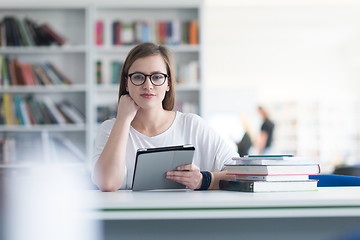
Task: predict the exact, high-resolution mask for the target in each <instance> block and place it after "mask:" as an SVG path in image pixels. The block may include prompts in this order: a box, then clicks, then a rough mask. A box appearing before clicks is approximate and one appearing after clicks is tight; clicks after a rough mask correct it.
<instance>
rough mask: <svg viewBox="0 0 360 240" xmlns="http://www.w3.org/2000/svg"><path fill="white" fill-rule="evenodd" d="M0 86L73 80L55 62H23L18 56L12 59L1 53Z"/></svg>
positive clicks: (48, 83)
mask: <svg viewBox="0 0 360 240" xmlns="http://www.w3.org/2000/svg"><path fill="white" fill-rule="evenodd" d="M0 69H1V74H0V86H17V85H28V86H32V85H68V84H71V83H72V81H71V80H70V79H69V78H68V77H67V76H65V75H64V74H63V73H62V72H61V71H60V70H59V69H58V68H57V67H55V65H54V64H52V63H50V62H46V63H44V64H32V63H21V62H19V61H18V59H17V57H14V58H13V59H12V60H10V58H9V57H8V56H1V55H0Z"/></svg>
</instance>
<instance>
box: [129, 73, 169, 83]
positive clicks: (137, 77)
mask: <svg viewBox="0 0 360 240" xmlns="http://www.w3.org/2000/svg"><path fill="white" fill-rule="evenodd" d="M128 76H129V78H130V81H131V82H132V84H134V85H136V86H140V85H143V84H144V83H145V81H146V77H147V76H149V77H150V81H151V83H152V84H153V85H155V86H161V85H163V84H164V83H165V80H166V78H167V77H169V75H167V74H165V73H153V74H150V75H147V74H143V73H139V72H136V73H131V74H129V75H128Z"/></svg>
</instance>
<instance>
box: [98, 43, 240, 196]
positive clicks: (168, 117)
mask: <svg viewBox="0 0 360 240" xmlns="http://www.w3.org/2000/svg"><path fill="white" fill-rule="evenodd" d="M174 100H175V72H174V64H173V60H172V57H171V54H170V52H169V51H168V50H167V49H166V48H165V47H163V46H158V45H155V44H153V43H142V44H139V45H137V46H136V47H134V48H133V49H132V50H131V51H130V53H129V54H128V56H127V58H126V60H125V62H124V64H123V68H122V70H121V76H120V90H119V103H118V111H117V116H116V118H115V119H111V120H107V121H105V122H103V123H102V125H101V126H100V128H99V131H98V134H97V137H96V140H95V148H96V149H95V156H94V161H95V165H94V169H93V173H92V179H93V182H94V183H95V184H96V185H97V186H98V187H99V189H100V190H102V191H116V190H118V189H130V187H131V184H132V178H133V172H134V164H135V157H136V151H137V149H139V148H149V147H163V146H174V145H184V144H192V145H194V146H195V152H194V159H193V164H190V165H182V166H179V167H178V169H177V170H187V171H170V172H168V173H167V175H166V177H167V178H168V179H170V180H173V181H176V182H179V183H182V184H184V185H186V186H187V187H188V188H190V189H209V188H213V189H216V188H218V185H219V180H220V179H229V178H231V177H230V176H229V175H226V171H222V169H223V167H224V164H225V163H229V162H231V158H232V157H234V156H238V154H237V153H236V152H234V151H233V150H232V148H231V146H227V145H226V143H225V141H223V140H222V139H221V138H220V137H219V136H218V135H217V134H216V133H215V132H214V131H213V130H212V129H210V128H209V127H208V126H207V125H206V123H205V122H204V121H203V120H202V119H201V118H200V117H199V116H197V115H195V114H184V113H181V112H174V111H172V109H173V107H174ZM154 167H156V166H154ZM200 169H201V170H203V171H202V172H200ZM210 171H211V172H210Z"/></svg>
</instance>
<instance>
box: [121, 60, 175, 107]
mask: <svg viewBox="0 0 360 240" xmlns="http://www.w3.org/2000/svg"><path fill="white" fill-rule="evenodd" d="M132 73H143V74H145V75H150V74H154V73H165V74H168V72H167V71H166V64H165V62H164V60H163V58H162V57H161V55H159V54H158V55H154V56H148V57H143V58H139V59H137V60H136V61H135V62H134V63H133V64H132V65H131V66H130V68H129V72H128V74H132ZM126 89H127V91H128V92H129V94H130V96H131V98H132V99H133V100H134V101H135V103H136V104H137V105H138V106H139V107H140V108H143V109H150V108H156V107H160V108H162V101H163V100H164V97H165V93H166V91H169V89H170V87H169V82H168V79H167V78H166V80H165V82H164V84H163V85H161V86H155V85H154V84H153V83H152V82H151V81H150V76H147V77H146V81H145V83H144V84H142V85H140V86H136V85H134V84H133V83H132V82H131V81H130V77H128V78H127V87H126Z"/></svg>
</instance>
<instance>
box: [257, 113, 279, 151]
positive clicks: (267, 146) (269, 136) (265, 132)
mask: <svg viewBox="0 0 360 240" xmlns="http://www.w3.org/2000/svg"><path fill="white" fill-rule="evenodd" d="M258 112H259V114H260V116H261V118H262V120H263V122H262V124H261V128H260V136H259V139H258V151H259V154H269V153H271V144H272V140H273V133H274V128H275V124H274V123H273V122H272V121H271V120H270V119H269V116H268V114H267V113H266V111H265V109H264V108H263V107H261V106H259V107H258Z"/></svg>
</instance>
